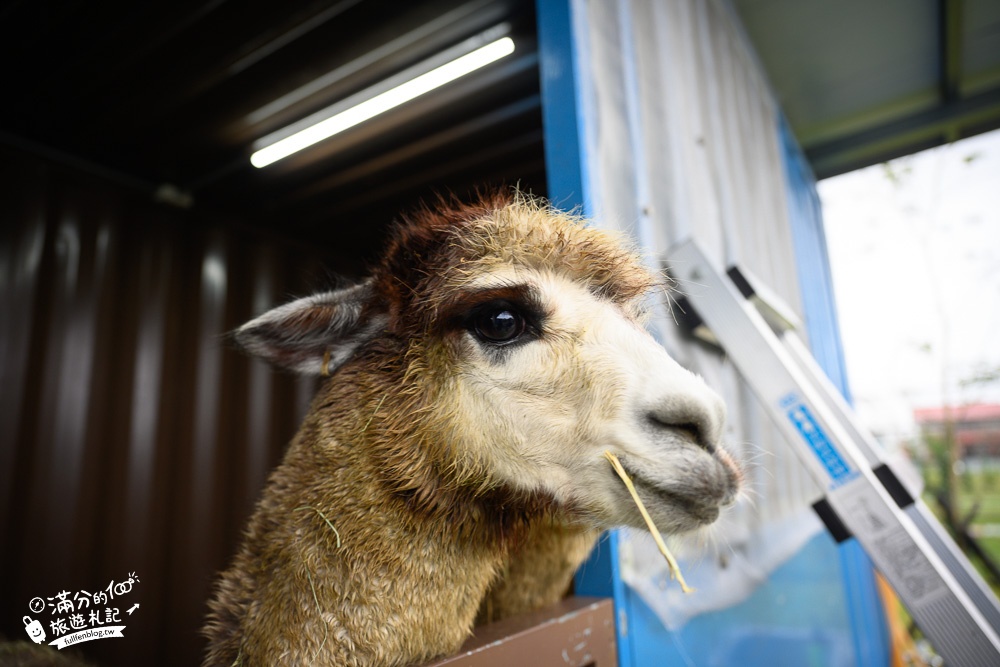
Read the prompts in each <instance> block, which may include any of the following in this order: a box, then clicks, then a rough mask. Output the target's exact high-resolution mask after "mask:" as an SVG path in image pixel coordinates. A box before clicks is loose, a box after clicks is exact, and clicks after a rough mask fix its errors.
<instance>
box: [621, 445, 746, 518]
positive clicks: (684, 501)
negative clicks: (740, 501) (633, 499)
mask: <svg viewBox="0 0 1000 667" xmlns="http://www.w3.org/2000/svg"><path fill="white" fill-rule="evenodd" d="M622 467H623V468H624V469H625V471H626V472H627V473H628V475H629V477H631V478H632V483H633V484H634V485H635V488H636V491H637V492H638V493H639V497H640V498H642V499H643V500H644V501H645V502H646V503H647V504H648V505H650V507H651V509H653V508H661V511H665V512H667V513H669V514H671V515H673V516H675V517H676V516H677V515H678V514H679V515H680V516H681V517H684V518H685V519H686V520H682V521H681V522H680V523H688V522H689V521H692V520H693V521H694V522H696V523H698V524H709V523H712V522H713V521H715V520H716V519H718V518H719V512H720V511H721V509H722V508H723V507H725V506H728V505H731V504H732V503H733V501H734V499H735V496H736V492H737V488H738V483H737V481H736V478H735V477H734V475H733V473H732V472H731V471H730V470H729V467H728V466H727V465H726V463H724V462H723V461H721V460H719V459H717V458H715V457H714V456H713V457H712V459H711V463H710V464H708V465H706V466H702V467H700V468H699V469H697V470H691V471H690V474H689V476H688V477H686V478H685V479H683V480H679V481H675V482H672V483H670V484H666V483H664V482H662V481H660V480H654V479H651V476H649V475H646V474H644V473H643V472H641V471H637V470H636V469H635V467H632V466H630V465H629V464H628V462H626V461H625V460H622ZM654 511H655V509H654Z"/></svg>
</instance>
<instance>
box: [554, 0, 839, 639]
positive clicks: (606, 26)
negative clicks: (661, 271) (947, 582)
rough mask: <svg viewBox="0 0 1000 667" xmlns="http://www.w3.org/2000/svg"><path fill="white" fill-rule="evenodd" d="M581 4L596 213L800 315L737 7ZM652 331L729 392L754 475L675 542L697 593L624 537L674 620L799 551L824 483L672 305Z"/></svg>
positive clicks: (661, 250)
mask: <svg viewBox="0 0 1000 667" xmlns="http://www.w3.org/2000/svg"><path fill="white" fill-rule="evenodd" d="M572 6H573V10H574V13H575V15H576V17H577V22H576V29H577V30H578V31H579V34H578V35H577V37H578V39H581V40H582V42H583V43H582V48H581V49H580V52H581V53H583V54H585V56H586V57H585V58H584V59H583V60H582V62H580V63H579V64H578V67H579V69H580V79H579V80H580V85H581V87H582V90H581V93H582V95H583V100H582V104H581V106H582V107H583V109H584V111H583V113H582V114H581V115H582V117H583V126H584V129H583V133H582V134H583V137H584V142H585V147H584V149H585V154H586V155H587V156H588V169H587V174H588V176H589V182H588V183H587V187H585V188H584V190H585V192H587V193H588V194H589V197H590V200H589V201H588V202H587V203H586V208H587V209H588V213H590V214H591V215H593V216H594V218H595V219H596V220H597V221H598V222H599V224H603V225H607V226H609V227H613V228H616V229H618V230H621V231H624V232H625V233H628V234H630V235H632V236H633V237H634V238H637V239H639V241H640V243H641V245H642V247H643V248H644V249H645V251H646V253H647V255H648V258H649V261H650V262H651V263H658V261H659V258H661V257H663V256H664V254H665V252H666V250H667V249H668V248H669V247H670V246H671V245H672V244H674V243H677V242H679V241H681V240H683V239H686V238H689V237H694V238H695V239H696V240H697V241H698V242H699V243H700V244H701V245H702V246H703V247H704V248H705V250H706V251H707V252H708V253H709V254H710V255H711V256H712V257H713V258H714V260H715V261H716V262H717V264H718V265H719V266H720V267H722V266H728V265H730V264H738V265H739V266H741V267H742V268H745V269H749V271H750V272H751V273H753V274H754V275H756V276H757V277H758V278H760V279H761V280H762V281H764V282H765V283H766V284H768V285H769V286H770V287H771V288H772V289H773V290H774V291H775V292H776V293H777V294H778V295H779V296H780V297H781V298H783V299H784V300H785V301H786V302H787V303H788V304H789V305H790V306H791V307H792V308H793V310H796V311H797V312H798V313H799V314H800V315H801V314H802V312H803V308H802V303H801V298H800V289H799V278H798V274H797V265H796V257H795V251H794V247H793V239H792V232H791V224H790V220H789V210H788V190H787V185H786V182H785V179H784V166H783V163H782V153H781V150H782V149H781V146H782V143H781V138H780V136H779V130H778V122H777V119H778V118H779V116H780V111H779V108H778V106H777V104H776V102H775V101H774V98H773V95H772V94H771V92H770V90H769V87H768V85H767V82H766V81H765V80H764V78H763V75H762V74H761V71H762V70H761V68H760V67H759V65H758V63H757V62H756V60H755V58H754V55H753V53H752V51H751V50H750V48H749V47H748V46H747V44H748V42H747V40H746V39H745V38H744V36H743V34H742V31H741V26H740V24H739V21H738V19H737V18H735V14H734V13H733V12H732V11H731V8H730V7H728V6H727V5H725V4H723V3H722V2H719V1H714V0H713V1H705V0H674V1H671V2H655V3H647V2H639V1H637V0H631V1H630V0H614V1H608V0H604V1H598V0H594V1H591V2H587V1H586V0H578V1H577V2H574V3H573V4H572ZM678 288H679V290H680V291H681V292H685V291H688V292H690V291H693V290H697V289H698V288H699V286H698V285H693V284H681V285H679V286H678ZM654 333H655V334H656V335H657V336H658V337H659V338H660V340H661V341H662V342H663V344H664V345H665V346H666V347H667V349H668V350H669V351H670V352H671V354H673V355H674V356H675V358H677V359H678V360H679V361H680V362H681V363H682V364H684V365H686V366H687V367H688V368H690V369H692V370H694V371H695V372H697V373H700V374H701V375H702V376H704V377H705V379H706V381H707V382H708V383H709V384H710V385H711V386H713V387H715V388H716V389H717V390H718V391H720V393H722V395H723V397H724V399H725V400H726V403H727V404H728V406H729V426H728V432H727V440H728V446H729V448H730V449H731V450H732V451H733V452H734V453H735V454H736V455H737V456H738V457H739V458H740V459H742V460H743V461H744V462H746V465H747V477H748V479H747V482H748V493H747V497H746V498H745V499H744V500H743V501H741V502H740V503H739V504H738V505H737V506H736V507H735V508H734V509H732V510H731V511H729V512H727V513H726V514H725V515H724V517H723V519H722V520H721V522H720V523H719V524H717V525H716V526H715V527H713V529H712V530H711V533H710V534H708V535H699V536H694V537H692V538H689V539H685V540H683V541H677V542H676V543H675V545H674V546H675V547H676V552H677V554H678V556H679V557H680V559H681V561H682V567H684V570H685V576H686V577H687V579H688V581H689V582H690V583H691V584H692V585H693V586H695V587H696V588H697V589H698V593H697V595H692V596H685V595H683V594H681V593H680V591H679V590H678V589H677V587H676V586H674V585H670V584H669V582H668V573H667V568H666V565H665V564H664V563H663V559H662V558H661V557H660V556H659V554H658V553H657V552H656V548H655V546H654V545H653V543H652V541H651V540H650V539H649V538H648V537H647V536H645V535H643V534H640V533H633V532H624V533H622V535H621V537H620V539H621V547H620V549H621V572H622V578H623V579H624V580H625V581H626V583H627V584H628V585H629V586H630V587H631V588H632V589H633V590H634V591H635V592H637V593H638V594H639V596H640V597H641V598H642V600H643V601H644V602H645V603H646V605H648V606H649V607H650V608H651V609H652V610H653V611H654V612H655V613H656V614H657V616H659V618H660V619H661V621H662V622H663V623H664V624H665V625H666V626H667V627H672V628H676V627H679V626H681V625H683V623H684V622H685V621H687V620H688V619H690V618H691V617H693V616H694V615H697V614H701V613H704V612H706V611H710V610H714V609H721V608H724V607H729V606H731V605H733V604H734V603H736V602H739V601H740V600H743V599H746V598H747V597H748V596H749V595H750V594H751V593H752V592H753V591H754V590H755V588H756V587H757V586H758V585H759V584H761V582H763V581H765V580H766V579H767V578H768V576H769V575H770V574H771V573H772V572H773V571H774V570H775V569H776V568H777V567H778V566H779V565H781V564H782V563H783V562H785V561H786V560H787V559H788V558H789V557H790V556H792V555H793V554H795V553H797V552H798V551H799V550H800V549H802V547H803V546H804V545H805V544H806V543H807V542H808V541H809V540H810V538H812V537H813V536H814V535H815V534H816V532H817V531H818V530H819V528H820V524H819V522H818V521H817V520H816V519H815V518H814V517H813V515H812V512H811V510H810V509H809V504H810V503H811V502H812V501H814V500H815V499H816V498H817V497H818V496H819V495H820V491H819V489H818V487H816V486H815V484H814V483H813V482H812V481H811V479H810V478H808V477H807V476H806V475H805V473H804V471H803V470H802V468H801V467H800V465H799V463H798V461H797V460H796V458H795V455H794V454H793V453H792V452H791V451H790V450H789V449H788V445H787V444H786V443H785V441H784V440H783V438H782V437H781V436H780V435H779V434H778V432H777V431H776V429H775V428H774V427H773V426H772V424H771V423H770V421H769V419H768V417H767V416H766V414H765V413H764V411H763V409H762V408H761V407H760V406H759V405H758V403H757V401H756V399H755V398H754V397H753V396H752V394H751V393H750V391H749V389H748V387H747V385H746V384H745V383H744V381H743V380H742V379H741V378H740V377H739V375H738V374H737V373H736V371H735V369H734V367H733V365H732V364H731V363H730V362H729V361H728V360H727V359H725V357H724V356H722V355H721V354H719V353H718V352H717V351H714V350H710V349H708V348H706V347H703V346H700V345H697V344H692V343H691V342H690V341H688V340H686V339H684V338H683V337H682V335H681V333H680V331H679V330H678V328H677V327H676V326H675V324H674V322H673V319H672V317H671V315H670V314H669V313H668V312H665V311H664V312H662V313H661V315H660V317H658V318H657V321H656V323H655V332H654ZM832 576H837V575H836V573H834V574H833V575H832Z"/></svg>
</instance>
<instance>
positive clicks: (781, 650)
mask: <svg viewBox="0 0 1000 667" xmlns="http://www.w3.org/2000/svg"><path fill="white" fill-rule="evenodd" d="M835 550H836V546H835V545H834V543H833V541H832V540H831V539H830V537H828V536H827V535H826V534H825V533H820V534H818V535H816V536H815V537H814V538H813V539H812V540H810V541H809V542H808V543H807V544H806V546H804V547H803V548H802V549H801V550H800V551H799V553H798V554H796V555H795V556H794V557H793V558H792V559H791V560H789V561H787V562H786V563H784V564H783V565H782V566H780V567H779V568H778V569H777V570H775V571H774V572H772V573H771V575H770V576H769V577H768V579H767V581H765V582H763V583H762V584H761V585H760V586H759V587H758V588H757V589H756V590H755V591H754V592H753V594H752V595H751V596H750V597H749V598H748V599H746V600H744V601H743V602H741V603H740V604H738V605H735V606H733V607H730V608H728V609H723V610H721V611H717V612H715V613H712V614H705V615H702V616H696V617H695V618H693V619H691V620H690V621H688V622H687V623H686V624H685V625H684V626H683V627H682V628H680V629H678V630H674V631H670V630H666V629H664V628H663V625H662V624H661V622H660V620H659V618H658V617H657V616H656V615H655V614H654V613H653V612H652V610H650V609H649V608H648V607H647V606H646V605H645V604H644V603H643V601H642V600H641V599H640V598H639V596H638V595H636V594H634V593H632V592H631V591H629V596H628V608H629V614H628V619H629V633H630V634H631V635H632V637H633V642H632V647H633V655H632V659H633V661H634V662H633V663H632V664H635V665H644V666H645V665H686V666H688V667H693V666H695V665H696V666H697V667H732V666H735V665H738V666H739V667H757V666H759V667H784V666H787V667H851V666H852V665H856V664H871V663H858V662H856V661H855V656H854V651H853V650H852V642H851V634H852V628H851V626H850V623H849V622H848V620H847V619H848V616H849V614H848V609H847V607H848V603H847V602H846V600H845V596H844V592H843V588H842V586H841V583H840V580H839V577H838V576H837V570H838V559H837V558H836V551H835Z"/></svg>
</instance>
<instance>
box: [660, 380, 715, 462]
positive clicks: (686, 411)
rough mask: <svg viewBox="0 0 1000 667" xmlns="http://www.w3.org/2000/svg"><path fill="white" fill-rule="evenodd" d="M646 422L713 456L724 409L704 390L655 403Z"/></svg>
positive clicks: (709, 392)
mask: <svg viewBox="0 0 1000 667" xmlns="http://www.w3.org/2000/svg"><path fill="white" fill-rule="evenodd" d="M646 418H647V420H648V421H649V422H650V423H651V424H652V425H653V427H654V428H656V429H667V430H669V431H672V432H674V433H680V434H682V435H685V436H687V437H689V438H690V439H691V440H693V441H694V442H695V443H696V444H697V445H698V446H699V447H701V448H702V449H704V450H705V451H707V452H709V453H710V454H713V453H715V449H716V445H717V443H718V442H719V439H720V438H721V436H722V425H723V423H724V422H725V418H726V408H725V404H724V403H723V402H722V399H721V398H719V396H718V395H717V394H716V393H715V392H713V391H711V390H710V389H708V388H707V387H706V388H705V391H703V392H698V394H696V395H678V394H674V395H672V396H669V397H668V398H665V399H662V400H660V401H658V402H657V403H656V405H654V406H653V407H652V408H651V409H650V410H649V411H648V412H647V413H646Z"/></svg>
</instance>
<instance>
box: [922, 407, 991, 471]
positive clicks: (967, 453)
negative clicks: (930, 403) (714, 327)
mask: <svg viewBox="0 0 1000 667" xmlns="http://www.w3.org/2000/svg"><path fill="white" fill-rule="evenodd" d="M913 418H914V419H915V420H916V422H917V425H918V426H919V427H920V433H921V435H923V436H924V437H925V438H927V437H944V433H945V420H946V419H951V421H952V423H953V424H954V428H955V439H956V441H957V442H958V455H959V456H960V457H961V458H963V459H965V458H985V457H1000V405H998V404H983V403H973V404H971V405H962V406H958V407H953V408H950V409H947V408H919V409H917V410H914V411H913Z"/></svg>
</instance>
